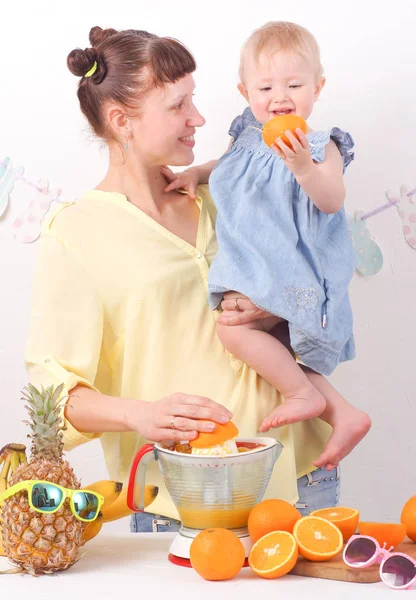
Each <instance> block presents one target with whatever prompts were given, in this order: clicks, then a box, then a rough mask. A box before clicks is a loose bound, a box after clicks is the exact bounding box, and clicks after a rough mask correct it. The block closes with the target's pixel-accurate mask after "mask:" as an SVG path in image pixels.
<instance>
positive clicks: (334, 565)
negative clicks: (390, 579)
mask: <svg viewBox="0 0 416 600" xmlns="http://www.w3.org/2000/svg"><path fill="white" fill-rule="evenodd" d="M394 552H404V553H405V554H409V556H412V557H413V558H414V559H416V543H415V542H412V541H411V540H409V539H408V538H406V539H405V540H404V541H403V542H402V543H401V544H399V545H398V546H396V548H395V549H394ZM379 569H380V565H378V564H376V565H372V566H371V567H367V568H366V569H351V568H350V567H347V565H346V564H345V563H344V561H343V560H342V553H341V554H339V555H338V556H336V557H335V558H333V559H332V560H328V561H326V562H311V561H310V560H306V559H304V558H302V557H299V559H298V562H297V563H296V565H295V568H294V569H292V570H291V574H292V575H302V576H303V577H318V578H320V579H334V580H336V581H350V582H355V583H375V582H376V581H380V576H379Z"/></svg>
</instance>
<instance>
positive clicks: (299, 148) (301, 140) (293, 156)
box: [270, 127, 313, 177]
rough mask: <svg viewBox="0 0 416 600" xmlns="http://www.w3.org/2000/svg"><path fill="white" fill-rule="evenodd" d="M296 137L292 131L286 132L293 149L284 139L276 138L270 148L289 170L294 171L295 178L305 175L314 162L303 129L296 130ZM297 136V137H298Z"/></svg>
mask: <svg viewBox="0 0 416 600" xmlns="http://www.w3.org/2000/svg"><path fill="white" fill-rule="evenodd" d="M295 132H296V135H293V133H292V132H291V131H290V130H287V131H285V135H286V136H287V138H288V140H290V143H291V144H292V148H290V146H288V145H287V144H285V143H284V141H283V140H282V138H280V137H278V138H276V142H275V143H274V144H272V145H271V146H270V147H271V149H272V150H274V151H275V152H276V154H277V155H278V156H279V157H280V158H281V159H282V160H283V161H284V163H285V165H286V166H287V168H288V169H289V170H290V171H292V173H293V175H294V176H295V177H299V176H303V175H305V174H306V173H307V172H308V171H309V169H310V168H311V166H312V165H313V160H312V156H311V151H310V148H309V142H308V138H307V137H306V135H305V134H304V133H303V131H302V129H299V127H298V128H297V129H296V130H295ZM296 136H297V137H296Z"/></svg>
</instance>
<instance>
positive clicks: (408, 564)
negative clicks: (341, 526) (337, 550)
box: [343, 535, 416, 590]
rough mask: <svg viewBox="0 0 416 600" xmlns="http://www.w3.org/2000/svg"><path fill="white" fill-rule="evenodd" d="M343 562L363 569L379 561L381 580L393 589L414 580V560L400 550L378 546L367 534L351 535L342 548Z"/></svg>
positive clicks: (415, 571)
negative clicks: (395, 550) (394, 550)
mask: <svg viewBox="0 0 416 600" xmlns="http://www.w3.org/2000/svg"><path fill="white" fill-rule="evenodd" d="M343 559H344V562H345V564H347V565H348V566H349V567H353V568H354V569H363V568H365V567H369V566H371V565H373V564H374V563H380V578H381V580H382V581H383V582H384V583H385V584H386V585H388V586H389V587H391V588H393V589H394V590H406V589H407V588H409V587H410V586H411V585H412V584H413V583H414V582H415V581H416V560H414V559H413V558H412V557H411V556H408V555H407V554H402V553H401V552H390V550H386V548H385V547H384V546H383V548H381V547H380V544H379V543H378V542H377V540H375V539H374V538H372V537H370V536H368V535H353V536H352V537H350V539H349V540H348V543H347V544H346V546H345V548H344V553H343Z"/></svg>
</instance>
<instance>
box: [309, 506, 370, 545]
mask: <svg viewBox="0 0 416 600" xmlns="http://www.w3.org/2000/svg"><path fill="white" fill-rule="evenodd" d="M309 516H311V517H321V518H322V519H327V521H331V523H334V524H335V525H336V526H337V527H338V529H339V530H340V531H341V533H342V537H343V540H344V542H347V541H348V540H349V539H350V537H351V536H352V535H353V534H354V533H355V531H356V529H357V525H358V521H359V518H360V512H359V511H358V510H357V509H356V508H348V507H347V506H334V507H333V508H320V509H319V510H314V511H313V512H311V513H310V515H309Z"/></svg>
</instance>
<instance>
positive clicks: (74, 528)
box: [0, 384, 85, 575]
mask: <svg viewBox="0 0 416 600" xmlns="http://www.w3.org/2000/svg"><path fill="white" fill-rule="evenodd" d="M62 390H63V385H60V386H58V387H54V386H50V387H47V388H46V389H45V388H41V389H40V390H37V389H36V388H35V387H34V386H33V385H31V384H29V385H28V386H27V387H26V388H24V389H23V398H22V400H25V401H26V403H27V404H26V408H27V409H28V411H29V421H26V423H27V424H29V425H30V427H31V430H32V433H31V434H30V435H28V437H29V438H30V439H31V442H32V444H31V460H30V461H29V462H28V463H22V464H20V465H19V466H18V467H17V468H16V470H15V471H13V473H12V475H11V478H10V482H9V485H10V486H12V485H14V484H16V483H19V482H20V481H24V480H27V479H40V480H45V481H51V482H52V483H57V484H59V485H61V486H63V487H66V488H70V489H79V488H80V482H79V481H78V479H77V477H76V476H75V473H74V471H73V469H72V467H71V466H70V464H69V463H68V462H67V461H66V460H64V459H63V442H62V435H63V429H64V421H63V418H62V416H61V408H62V403H63V402H64V401H65V400H66V398H60V396H61V393H62ZM0 510H2V515H0V517H1V520H2V535H3V545H4V549H5V552H6V554H7V556H8V557H9V559H11V560H12V561H13V562H14V563H15V564H16V565H18V566H19V567H20V568H21V569H22V570H23V571H26V572H28V573H31V574H32V575H41V574H44V573H53V572H55V571H61V570H63V569H66V568H68V567H70V566H71V565H72V564H73V563H74V562H75V561H76V560H77V555H78V550H79V548H80V546H81V545H82V544H83V541H82V535H83V532H84V529H85V524H84V523H83V522H82V521H79V520H78V519H77V518H76V517H75V516H74V515H73V514H72V511H71V508H70V505H69V500H68V499H66V500H65V502H64V504H63V506H61V508H60V509H59V510H58V511H57V512H55V513H52V514H41V513H39V512H36V511H33V510H32V509H31V508H30V506H29V502H28V497H27V492H26V491H22V492H18V493H17V494H15V495H13V496H11V497H10V498H8V499H7V500H6V501H5V502H4V504H3V506H2V509H0Z"/></svg>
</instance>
